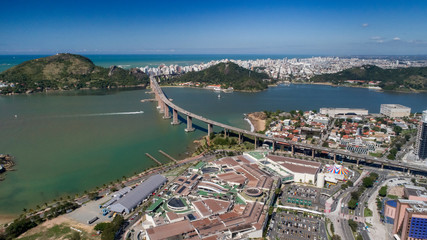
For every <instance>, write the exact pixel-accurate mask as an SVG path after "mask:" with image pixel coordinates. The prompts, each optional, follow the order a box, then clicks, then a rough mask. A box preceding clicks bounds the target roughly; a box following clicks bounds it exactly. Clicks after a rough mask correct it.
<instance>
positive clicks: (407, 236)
mask: <svg viewBox="0 0 427 240" xmlns="http://www.w3.org/2000/svg"><path fill="white" fill-rule="evenodd" d="M393 234H394V235H395V239H401V240H414V239H426V238H427V202H423V201H414V200H405V199H399V200H397V206H396V211H395V216H394V224H393Z"/></svg>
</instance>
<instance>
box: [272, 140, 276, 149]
mask: <svg viewBox="0 0 427 240" xmlns="http://www.w3.org/2000/svg"><path fill="white" fill-rule="evenodd" d="M272 148H273V152H275V151H276V141H274V140H273V145H272Z"/></svg>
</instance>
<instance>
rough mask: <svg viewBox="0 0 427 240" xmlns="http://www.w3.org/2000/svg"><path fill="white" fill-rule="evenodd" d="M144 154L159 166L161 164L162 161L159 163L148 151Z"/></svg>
mask: <svg viewBox="0 0 427 240" xmlns="http://www.w3.org/2000/svg"><path fill="white" fill-rule="evenodd" d="M145 155H146V156H147V157H149V158H151V160H153V161H155V162H156V163H157V164H159V166H161V165H162V163H161V162H160V161H159V160H157V159H155V158H154V157H153V156H151V155H150V154H149V153H145Z"/></svg>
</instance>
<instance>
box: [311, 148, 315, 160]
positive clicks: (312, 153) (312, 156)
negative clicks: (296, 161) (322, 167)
mask: <svg viewBox="0 0 427 240" xmlns="http://www.w3.org/2000/svg"><path fill="white" fill-rule="evenodd" d="M314 153H315V151H314V148H313V149H311V158H312V159H314Z"/></svg>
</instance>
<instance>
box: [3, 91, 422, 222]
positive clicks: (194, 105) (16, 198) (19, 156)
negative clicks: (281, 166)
mask: <svg viewBox="0 0 427 240" xmlns="http://www.w3.org/2000/svg"><path fill="white" fill-rule="evenodd" d="M164 90H165V92H166V94H167V95H168V96H169V97H170V98H173V99H174V103H176V104H178V105H180V106H182V107H184V108H186V109H188V110H191V111H193V112H195V113H198V114H200V115H204V116H206V117H209V118H212V119H214V120H217V121H220V122H223V123H226V124H229V125H233V126H236V127H242V128H246V129H249V125H248V124H247V122H245V121H244V119H243V113H248V112H253V111H262V110H277V109H282V110H288V111H289V110H292V109H301V110H310V109H319V108H320V107H363V108H367V109H368V110H369V111H370V112H379V105H380V104H381V103H400V104H403V105H406V106H410V107H412V108H413V111H417V112H420V111H421V110H424V109H427V106H426V104H427V94H399V93H384V92H374V91H369V90H367V89H359V88H336V87H330V86H319V85H291V86H278V87H272V88H269V89H268V90H266V91H263V92H258V93H240V92H234V93H229V94H224V93H222V94H221V96H222V97H221V98H220V99H218V97H217V95H218V93H214V92H211V91H208V90H202V89H191V88H165V89H164ZM150 97H152V96H151V95H149V94H146V90H132V91H85V92H65V93H54V94H34V95H18V96H1V97H0V112H1V113H2V114H1V115H0V132H1V133H2V137H1V138H0V152H2V153H9V154H12V155H13V156H15V157H16V162H17V166H16V169H17V171H14V172H9V173H7V176H6V180H5V181H3V182H0V213H9V214H16V213H19V212H20V211H22V209H23V208H24V207H25V208H27V209H30V208H33V207H34V206H36V205H37V204H43V203H44V202H46V201H50V200H52V199H53V198H58V197H60V196H66V195H74V194H76V193H82V192H83V191H85V190H90V189H93V188H95V187H96V186H102V185H103V184H104V183H109V182H111V181H114V180H116V179H118V178H121V177H122V176H130V175H132V174H134V173H135V172H139V171H142V170H143V169H146V168H147V167H150V166H154V165H155V164H154V162H152V161H151V160H149V159H148V158H147V157H146V156H145V153H150V154H152V155H153V156H154V157H156V158H158V159H159V160H160V161H163V162H166V161H167V159H165V158H164V157H163V156H162V155H161V154H159V153H158V150H160V149H162V150H164V151H165V152H167V153H169V154H171V155H172V156H174V157H176V158H184V157H185V153H186V152H187V151H188V147H189V145H190V144H191V143H192V142H193V141H194V140H195V139H198V138H200V137H202V136H203V135H205V134H206V132H203V131H201V130H200V129H202V130H203V129H204V128H206V126H205V124H202V123H200V122H198V121H194V123H195V124H197V125H199V126H200V128H199V130H197V131H195V132H193V133H185V132H184V128H185V124H184V123H182V124H181V125H179V126H172V125H171V124H170V120H164V119H162V115H160V114H158V112H157V109H156V108H155V106H156V105H155V104H154V103H141V102H140V100H141V99H143V98H150ZM140 111H143V113H139V112H140ZM15 115H17V117H15ZM182 120H183V119H182ZM216 130H220V129H216Z"/></svg>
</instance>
